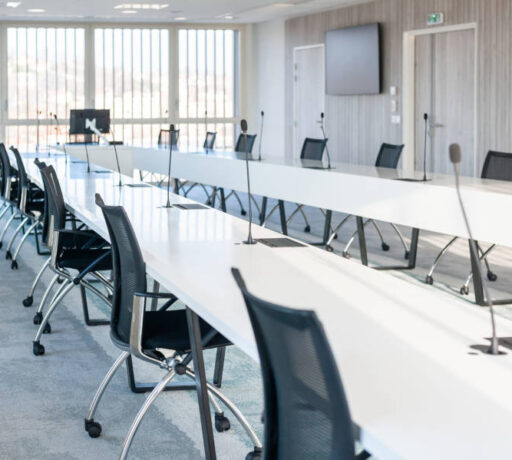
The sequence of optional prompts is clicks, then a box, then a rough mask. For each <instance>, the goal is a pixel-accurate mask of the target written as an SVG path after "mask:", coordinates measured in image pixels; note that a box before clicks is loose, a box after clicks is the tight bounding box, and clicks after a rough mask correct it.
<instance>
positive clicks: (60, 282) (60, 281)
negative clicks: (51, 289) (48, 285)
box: [57, 276, 64, 284]
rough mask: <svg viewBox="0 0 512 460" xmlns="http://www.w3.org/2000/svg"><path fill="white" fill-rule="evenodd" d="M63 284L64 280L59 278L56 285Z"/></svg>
mask: <svg viewBox="0 0 512 460" xmlns="http://www.w3.org/2000/svg"><path fill="white" fill-rule="evenodd" d="M63 282H64V280H63V279H62V278H61V277H60V276H59V277H58V278H57V283H59V284H62V283H63Z"/></svg>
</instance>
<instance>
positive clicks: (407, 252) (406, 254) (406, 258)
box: [404, 251, 411, 260]
mask: <svg viewBox="0 0 512 460" xmlns="http://www.w3.org/2000/svg"><path fill="white" fill-rule="evenodd" d="M410 255H411V254H410V253H409V251H405V254H404V259H405V260H409V256H410Z"/></svg>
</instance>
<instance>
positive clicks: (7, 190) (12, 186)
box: [0, 142, 18, 249]
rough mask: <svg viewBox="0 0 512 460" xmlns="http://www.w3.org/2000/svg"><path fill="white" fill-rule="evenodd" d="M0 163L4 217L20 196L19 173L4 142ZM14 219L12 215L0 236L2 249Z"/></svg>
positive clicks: (0, 195) (0, 212)
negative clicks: (12, 164)
mask: <svg viewBox="0 0 512 460" xmlns="http://www.w3.org/2000/svg"><path fill="white" fill-rule="evenodd" d="M0 165H1V167H2V180H1V188H0V198H1V200H2V207H1V208H0V219H2V218H3V217H4V216H5V214H7V212H8V211H11V212H12V211H13V209H14V207H15V206H16V198H17V196H18V189H17V186H18V184H17V173H16V170H15V169H14V168H13V167H12V166H11V162H10V160H9V155H8V154H7V150H6V149H5V145H4V144H3V142H2V143H0ZM11 217H12V215H11ZM13 220H14V217H12V220H10V221H9V222H8V223H7V224H6V226H4V230H3V231H2V233H1V237H0V249H1V248H2V240H3V237H4V236H5V232H6V231H7V230H6V229H7V228H8V227H9V225H10V223H11V222H12V221H13Z"/></svg>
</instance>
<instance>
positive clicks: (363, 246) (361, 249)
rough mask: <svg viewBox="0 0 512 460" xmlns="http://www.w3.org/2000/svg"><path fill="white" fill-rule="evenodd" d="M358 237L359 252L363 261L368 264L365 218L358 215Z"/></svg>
mask: <svg viewBox="0 0 512 460" xmlns="http://www.w3.org/2000/svg"><path fill="white" fill-rule="evenodd" d="M356 222H357V237H358V239H359V253H360V254H361V263H362V264H363V265H366V266H368V251H367V250H366V236H365V234H364V222H363V218H362V217H359V216H357V217H356Z"/></svg>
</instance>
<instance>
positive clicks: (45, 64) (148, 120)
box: [0, 23, 240, 151]
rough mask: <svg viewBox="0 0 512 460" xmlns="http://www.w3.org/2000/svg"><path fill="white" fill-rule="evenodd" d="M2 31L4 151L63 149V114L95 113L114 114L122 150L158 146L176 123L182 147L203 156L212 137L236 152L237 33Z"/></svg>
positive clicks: (86, 28) (121, 28) (5, 27)
mask: <svg viewBox="0 0 512 460" xmlns="http://www.w3.org/2000/svg"><path fill="white" fill-rule="evenodd" d="M0 30H1V31H3V32H5V33H6V36H7V65H6V66H4V67H2V68H0V69H1V70H2V71H3V72H4V74H5V75H6V76H7V78H6V81H7V83H6V85H5V87H2V86H1V85H0V91H3V90H5V91H7V94H5V95H4V94H1V95H0V100H7V104H6V105H5V106H4V107H2V115H3V116H2V119H1V120H0V122H1V124H0V129H2V130H3V129H5V141H6V143H8V145H10V144H12V145H17V146H18V147H19V148H20V149H21V150H22V151H23V150H32V151H33V150H34V149H35V148H36V147H37V146H41V150H42V149H43V147H44V148H46V146H48V145H52V144H56V143H57V142H60V143H64V142H67V141H68V140H69V139H68V134H67V133H68V127H69V111H70V110H71V109H82V108H91V107H95V108H97V109H109V110H110V115H111V126H112V130H113V134H114V137H115V139H116V140H123V141H124V142H126V143H128V144H133V145H144V146H149V145H154V144H155V143H156V140H157V138H158V133H159V131H160V129H161V128H168V126H169V123H174V124H175V125H176V126H177V128H179V129H180V143H181V144H182V145H191V146H199V147H202V145H203V142H204V139H205V135H206V131H215V132H217V137H216V147H217V148H232V147H233V146H234V143H235V138H234V137H235V123H237V122H238V121H239V120H238V110H239V107H238V104H239V96H238V94H239V83H238V79H239V74H238V65H239V57H238V55H239V48H240V46H239V41H240V32H239V31H238V30H236V29H234V28H233V29H225V28H213V27H210V28H208V27H203V28H192V27H188V28H187V27H185V28H183V27H181V26H178V25H176V26H168V27H164V26H155V27H149V26H148V27H140V26H139V27H135V26H127V25H126V26H125V25H115V26H109V27H106V26H104V25H101V24H97V25H91V24H84V25H83V26H78V25H77V26H73V27H65V26H60V25H58V24H57V25H55V26H50V25H45V26H44V27H43V26H41V27H39V26H32V25H28V24H27V25H16V26H12V25H9V24H5V23H4V24H2V23H0ZM173 37H176V43H174V42H173ZM171 45H173V46H171ZM4 88H5V89H4ZM55 114H56V115H57V116H58V120H59V124H58V126H57V124H56V123H55V120H54V115H55ZM0 132H2V131H0ZM72 140H73V139H72ZM78 140H79V139H78Z"/></svg>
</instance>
